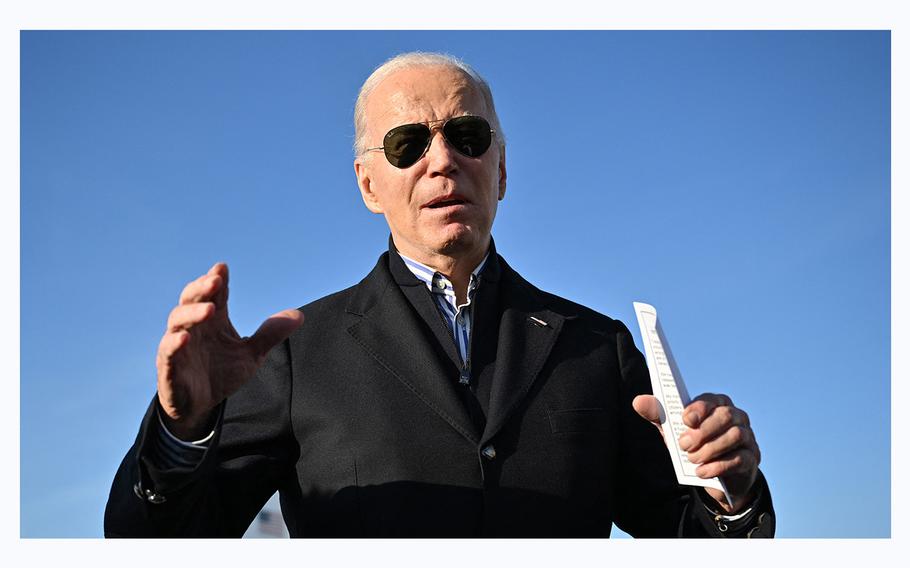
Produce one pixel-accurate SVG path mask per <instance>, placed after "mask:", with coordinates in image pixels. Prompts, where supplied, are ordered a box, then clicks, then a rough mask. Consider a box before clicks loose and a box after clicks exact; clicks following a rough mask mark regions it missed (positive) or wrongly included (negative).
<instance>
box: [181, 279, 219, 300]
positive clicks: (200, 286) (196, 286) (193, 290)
mask: <svg viewBox="0 0 910 568" xmlns="http://www.w3.org/2000/svg"><path fill="white" fill-rule="evenodd" d="M222 283H223V279H222V277H221V276H220V275H218V274H211V273H208V274H203V275H202V276H200V277H199V278H197V279H195V280H193V281H192V282H190V283H189V284H187V285H186V287H185V288H184V289H183V291H181V292H180V304H181V305H182V304H195V303H196V302H205V301H207V300H211V299H212V296H213V295H214V294H215V292H217V291H218V290H219V288H220V287H221V286H222Z"/></svg>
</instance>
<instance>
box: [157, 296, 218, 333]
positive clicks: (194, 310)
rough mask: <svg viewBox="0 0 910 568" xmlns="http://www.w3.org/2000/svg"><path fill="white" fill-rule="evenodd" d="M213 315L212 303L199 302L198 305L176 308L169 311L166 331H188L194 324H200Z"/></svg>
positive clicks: (213, 307)
mask: <svg viewBox="0 0 910 568" xmlns="http://www.w3.org/2000/svg"><path fill="white" fill-rule="evenodd" d="M214 313H215V304H213V303H212V302H199V303H198V304H186V305H183V306H177V307H176V308H174V309H173V310H171V313H170V315H169V316H168V317H167V330H168V331H178V330H181V329H189V328H191V327H193V326H194V325H196V324H200V323H202V322H204V321H205V320H207V319H209V318H210V317H212V314H214Z"/></svg>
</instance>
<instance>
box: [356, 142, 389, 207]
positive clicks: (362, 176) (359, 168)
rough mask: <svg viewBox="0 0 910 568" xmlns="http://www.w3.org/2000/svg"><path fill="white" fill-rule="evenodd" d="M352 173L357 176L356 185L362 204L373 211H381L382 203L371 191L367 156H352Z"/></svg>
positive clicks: (371, 180)
mask: <svg viewBox="0 0 910 568" xmlns="http://www.w3.org/2000/svg"><path fill="white" fill-rule="evenodd" d="M354 175H356V176H357V187H359V188H360V197H361V198H363V204H364V205H366V206H367V209H369V210H370V211H372V212H373V213H382V212H383V211H382V205H380V203H379V199H377V197H376V194H375V193H373V186H372V183H373V179H372V176H371V175H370V167H369V158H365V157H364V156H357V157H356V158H354Z"/></svg>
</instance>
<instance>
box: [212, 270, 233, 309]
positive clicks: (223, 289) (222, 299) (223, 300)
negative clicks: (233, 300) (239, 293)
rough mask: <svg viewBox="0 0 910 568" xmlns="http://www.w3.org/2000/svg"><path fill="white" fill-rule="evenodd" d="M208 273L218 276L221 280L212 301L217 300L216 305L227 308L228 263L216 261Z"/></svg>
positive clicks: (219, 307)
mask: <svg viewBox="0 0 910 568" xmlns="http://www.w3.org/2000/svg"><path fill="white" fill-rule="evenodd" d="M208 273H209V274H210V275H212V276H217V277H218V278H220V281H221V282H220V284H219V287H218V288H217V289H216V290H215V293H214V295H213V296H212V301H213V302H215V307H216V308H218V309H219V310H220V309H226V308H227V301H228V277H229V274H228V265H227V264H226V263H224V262H216V263H215V265H214V266H212V267H211V268H210V269H209V272H208Z"/></svg>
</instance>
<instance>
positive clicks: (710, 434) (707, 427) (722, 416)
mask: <svg viewBox="0 0 910 568" xmlns="http://www.w3.org/2000/svg"><path fill="white" fill-rule="evenodd" d="M738 426H739V427H744V428H748V427H749V415H748V414H746V413H745V412H744V411H742V410H740V409H738V408H736V407H735V406H718V407H715V408H714V409H713V410H712V411H711V414H709V415H708V417H707V418H704V419H703V420H702V421H701V424H699V426H698V428H691V429H689V430H687V431H686V433H685V435H686V436H687V437H688V439H689V441H688V447H686V448H685V449H687V450H688V451H690V452H692V451H695V450H697V449H698V448H699V446H701V445H702V444H707V443H708V442H710V441H711V440H713V439H715V438H717V437H718V436H720V435H722V434H723V433H724V432H726V431H727V430H729V429H730V428H734V427H738Z"/></svg>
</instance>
